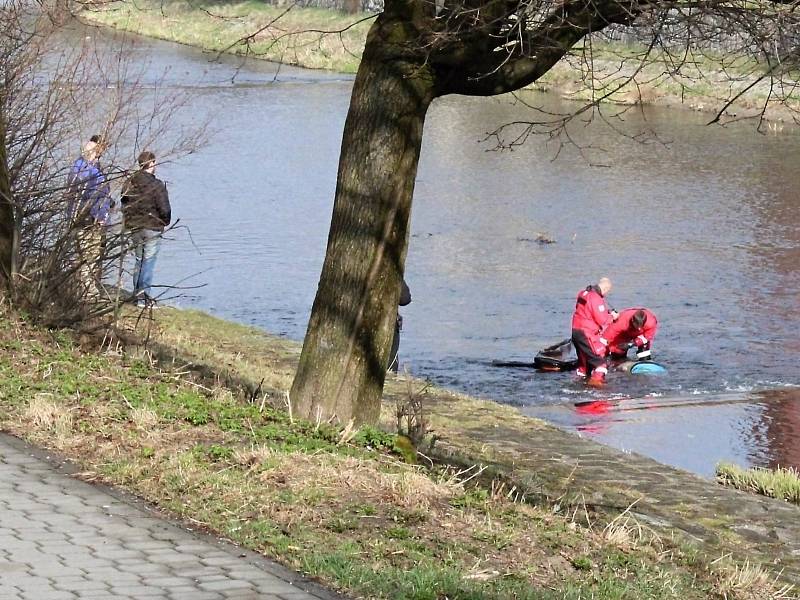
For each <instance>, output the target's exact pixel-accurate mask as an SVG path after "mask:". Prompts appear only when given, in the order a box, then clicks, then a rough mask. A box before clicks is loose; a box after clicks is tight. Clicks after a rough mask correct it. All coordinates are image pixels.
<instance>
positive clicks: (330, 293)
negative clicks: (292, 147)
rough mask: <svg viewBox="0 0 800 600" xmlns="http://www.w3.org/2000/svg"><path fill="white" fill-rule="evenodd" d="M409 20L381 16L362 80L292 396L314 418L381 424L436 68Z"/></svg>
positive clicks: (355, 94) (352, 107)
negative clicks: (418, 56)
mask: <svg viewBox="0 0 800 600" xmlns="http://www.w3.org/2000/svg"><path fill="white" fill-rule="evenodd" d="M407 26H408V22H407V21H406V22H405V23H403V22H402V21H401V20H398V19H397V18H393V17H391V16H388V15H387V14H386V13H384V14H382V15H381V16H380V17H379V18H378V19H377V21H376V22H375V23H374V24H373V26H372V29H371V30H370V34H369V36H368V38H367V44H366V47H365V50H364V55H363V57H362V60H361V65H360V67H359V70H358V75H357V76H356V80H355V84H354V89H353V94H352V97H351V101H350V110H349V112H348V114H347V121H346V123H345V129H344V136H343V139H342V149H341V157H340V160H339V174H338V181H337V186H336V198H335V201H334V206H333V218H332V220H331V229H330V233H329V236H328V247H327V253H326V256H325V263H324V265H323V268H322V274H321V276H320V282H319V287H318V289H317V295H316V298H315V299H314V305H313V308H312V311H311V318H310V320H309V324H308V331H307V333H306V337H305V341H304V344H303V351H302V354H301V356H300V365H299V367H298V371H297V375H296V376H295V380H294V383H293V385H292V390H291V394H290V400H291V402H292V407H293V409H294V410H295V412H296V414H299V415H301V416H304V417H307V418H311V419H318V418H322V419H328V418H331V417H336V418H337V419H338V420H339V421H341V422H347V421H349V420H350V419H353V420H354V421H355V422H356V423H364V422H375V421H376V420H377V419H378V417H379V414H380V403H381V396H382V391H383V383H384V378H385V375H386V363H387V360H388V355H389V346H390V344H391V338H392V334H393V331H394V321H395V318H396V315H397V301H398V298H399V294H400V285H401V283H400V282H401V277H402V274H403V265H404V261H405V253H406V247H407V243H408V224H409V217H410V213H411V199H412V194H413V190H414V182H415V179H416V171H417V164H418V162H419V153H420V147H421V144H422V128H423V123H424V120H425V114H426V112H427V109H428V106H429V105H430V102H431V100H432V99H433V85H432V81H431V78H430V74H429V72H428V70H427V68H426V67H425V66H424V65H421V64H419V63H417V62H415V61H413V60H411V59H409V58H408V57H404V56H403V55H402V51H403V50H402V44H403V43H404V42H406V41H407V36H408V35H409V32H408V31H407V30H406V28H407Z"/></svg>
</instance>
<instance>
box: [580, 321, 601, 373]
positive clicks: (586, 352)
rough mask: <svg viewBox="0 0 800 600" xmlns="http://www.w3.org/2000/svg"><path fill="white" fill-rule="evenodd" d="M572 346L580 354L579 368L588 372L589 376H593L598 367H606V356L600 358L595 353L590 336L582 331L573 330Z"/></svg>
mask: <svg viewBox="0 0 800 600" xmlns="http://www.w3.org/2000/svg"><path fill="white" fill-rule="evenodd" d="M572 344H573V345H574V346H575V352H577V354H578V368H579V369H580V368H582V369H583V370H584V371H586V375H587V376H589V375H591V374H592V371H594V370H595V369H596V368H597V367H605V366H606V359H605V356H600V355H599V354H597V353H596V352H595V349H594V346H593V345H592V343H591V341H590V340H589V336H587V335H586V332H585V331H583V330H582V329H573V330H572Z"/></svg>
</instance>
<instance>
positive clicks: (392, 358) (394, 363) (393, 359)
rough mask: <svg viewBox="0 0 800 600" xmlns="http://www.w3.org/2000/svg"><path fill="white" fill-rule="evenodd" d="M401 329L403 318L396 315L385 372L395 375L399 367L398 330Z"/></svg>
mask: <svg viewBox="0 0 800 600" xmlns="http://www.w3.org/2000/svg"><path fill="white" fill-rule="evenodd" d="M402 328H403V317H401V316H400V315H397V321H395V324H394V337H393V338H392V349H391V350H390V351H389V366H388V367H387V368H386V370H387V371H392V372H394V373H397V368H398V366H399V362H400V361H399V358H398V356H397V354H398V352H399V350H400V330H401V329H402Z"/></svg>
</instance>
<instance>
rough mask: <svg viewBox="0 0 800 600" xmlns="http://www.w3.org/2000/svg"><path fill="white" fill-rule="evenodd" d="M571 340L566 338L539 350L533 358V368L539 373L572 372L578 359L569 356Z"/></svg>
mask: <svg viewBox="0 0 800 600" xmlns="http://www.w3.org/2000/svg"><path fill="white" fill-rule="evenodd" d="M571 351H572V340H571V339H569V338H567V339H566V340H561V341H560V342H558V343H556V344H553V345H552V346H548V347H547V348H544V349H543V350H540V351H539V352H538V353H537V354H536V356H534V357H533V368H534V369H539V370H540V371H574V370H575V369H577V368H578V359H577V358H576V357H574V356H572V355H571Z"/></svg>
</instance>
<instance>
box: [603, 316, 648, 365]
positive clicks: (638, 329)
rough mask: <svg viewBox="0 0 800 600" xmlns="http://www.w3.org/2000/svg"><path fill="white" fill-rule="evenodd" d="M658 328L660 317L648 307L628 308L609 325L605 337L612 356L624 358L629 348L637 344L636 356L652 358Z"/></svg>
mask: <svg viewBox="0 0 800 600" xmlns="http://www.w3.org/2000/svg"><path fill="white" fill-rule="evenodd" d="M657 330H658V319H656V316H655V315H654V314H653V313H652V312H651V311H649V310H647V309H646V308H626V309H625V310H623V311H621V312H620V313H619V318H618V319H617V320H616V321H615V322H614V323H612V324H611V325H609V326H608V329H606V330H605V333H604V337H605V338H606V339H607V340H608V351H609V354H610V355H611V357H612V358H624V357H625V355H626V354H627V352H628V348H630V347H632V346H636V358H638V359H639V360H649V359H650V349H651V347H652V345H653V340H654V339H655V337H656V331H657Z"/></svg>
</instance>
